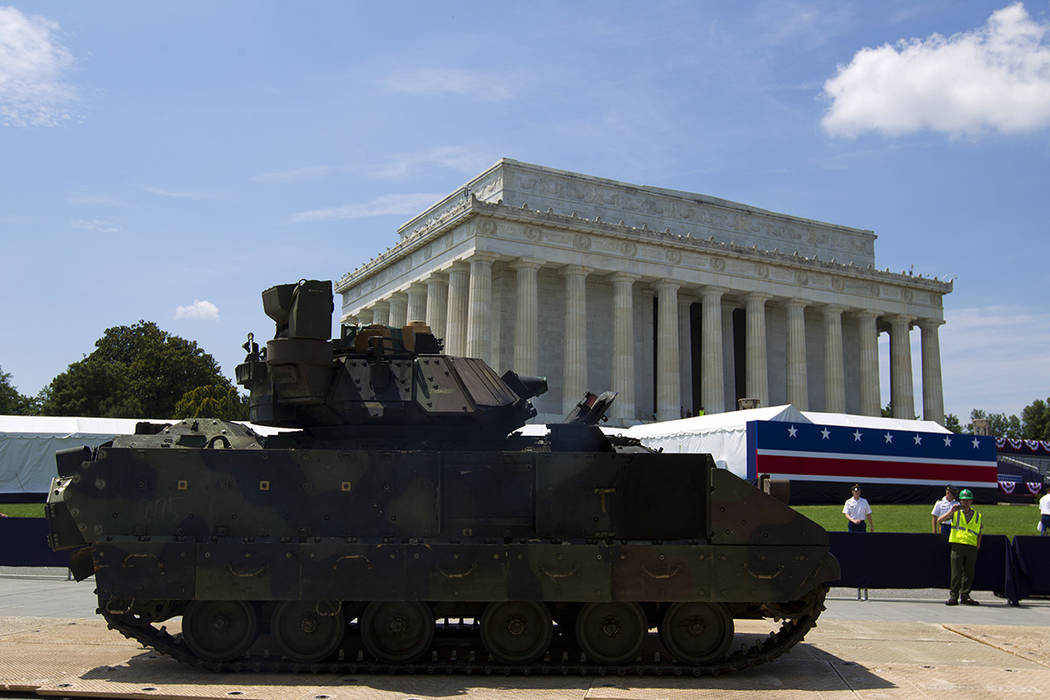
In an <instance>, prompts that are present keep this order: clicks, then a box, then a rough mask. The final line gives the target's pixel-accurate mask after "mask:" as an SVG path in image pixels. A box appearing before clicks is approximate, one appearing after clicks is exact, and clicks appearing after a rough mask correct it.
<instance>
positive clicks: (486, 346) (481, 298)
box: [467, 253, 496, 366]
mask: <svg viewBox="0 0 1050 700" xmlns="http://www.w3.org/2000/svg"><path fill="white" fill-rule="evenodd" d="M495 259H496V258H495V257H494V256H492V255H486V254H484V253H478V254H475V255H473V256H472V257H471V258H470V287H469V291H468V302H467V308H468V312H467V357H477V358H480V359H482V360H484V361H485V362H487V363H488V364H489V365H490V366H491V365H495V364H496V363H495V362H493V359H492V352H491V350H492V343H491V337H490V334H491V333H492V323H491V318H492V263H493V262H494V261H495Z"/></svg>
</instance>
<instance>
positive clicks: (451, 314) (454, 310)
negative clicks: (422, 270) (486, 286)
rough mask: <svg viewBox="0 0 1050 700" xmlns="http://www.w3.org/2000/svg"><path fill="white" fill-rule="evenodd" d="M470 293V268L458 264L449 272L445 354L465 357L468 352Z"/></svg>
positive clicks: (464, 264)
mask: <svg viewBox="0 0 1050 700" xmlns="http://www.w3.org/2000/svg"><path fill="white" fill-rule="evenodd" d="M469 293H470V266H469V265H467V264H466V263H465V262H462V261H459V262H456V263H455V264H454V265H453V266H452V267H450V268H449V270H448V305H447V306H446V309H447V311H446V329H445V352H446V353H448V354H449V355H459V356H463V355H465V354H466V352H467V298H468V294H469Z"/></svg>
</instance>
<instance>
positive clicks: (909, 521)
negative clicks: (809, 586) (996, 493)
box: [792, 503, 1039, 537]
mask: <svg viewBox="0 0 1050 700" xmlns="http://www.w3.org/2000/svg"><path fill="white" fill-rule="evenodd" d="M792 507H793V508H794V509H795V510H797V511H798V512H799V513H802V515H805V516H806V517H807V518H809V519H810V520H813V521H815V522H817V523H818V524H819V525H820V526H821V527H823V528H824V529H825V530H845V529H846V516H844V515H843V514H842V506H839V505H835V506H792ZM974 508H975V509H976V510H977V511H978V512H979V513H980V514H981V517H982V518H983V519H984V534H986V535H1009V536H1010V537H1013V536H1014V535H1038V534H1039V533H1038V532H1036V529H1035V526H1036V523H1038V522H1039V506H1038V505H1036V504H1035V503H1033V504H1031V505H1027V504H1026V505H996V506H989V505H977V506H974ZM932 509H933V504H932V503H931V504H930V505H925V504H923V505H910V506H902V505H885V506H880V505H878V504H873V505H872V506H871V511H872V512H871V519H872V523H873V524H874V525H875V532H930V511H931V510H932Z"/></svg>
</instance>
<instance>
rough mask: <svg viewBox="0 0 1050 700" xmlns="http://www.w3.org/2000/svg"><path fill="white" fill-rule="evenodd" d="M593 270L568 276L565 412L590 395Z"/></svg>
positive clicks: (576, 268)
mask: <svg viewBox="0 0 1050 700" xmlns="http://www.w3.org/2000/svg"><path fill="white" fill-rule="evenodd" d="M590 272H591V268H588V267H582V266H580V265H569V266H568V267H566V268H564V269H563V270H562V274H563V275H564V276H565V338H564V342H565V349H564V353H563V355H562V360H563V362H562V365H563V366H562V372H563V375H562V376H563V377H564V379H563V381H562V412H563V413H566V414H567V413H568V412H569V411H571V410H572V409H573V408H574V407H575V406H576V404H578V403H579V402H580V400H581V399H582V398H583V396H584V394H585V393H586V392H587V275H588V274H589V273H590Z"/></svg>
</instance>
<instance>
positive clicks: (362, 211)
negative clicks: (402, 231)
mask: <svg viewBox="0 0 1050 700" xmlns="http://www.w3.org/2000/svg"><path fill="white" fill-rule="evenodd" d="M444 198H445V195H443V194H433V193H426V192H420V193H413V194H386V195H383V196H382V197H377V198H375V199H373V200H372V201H370V202H361V203H359V204H347V205H344V206H341V207H329V208H326V209H312V210H310V211H300V212H296V213H295V214H292V215H291V216H290V217H289V218H288V221H289V222H290V223H293V224H298V223H303V222H311V221H334V220H338V219H366V218H369V217H372V216H387V215H389V214H400V215H402V216H415V215H416V214H418V213H420V212H421V211H423V210H424V209H426V208H428V207H430V206H431V205H433V204H434V203H436V202H439V201H440V200H442V199H444Z"/></svg>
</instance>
